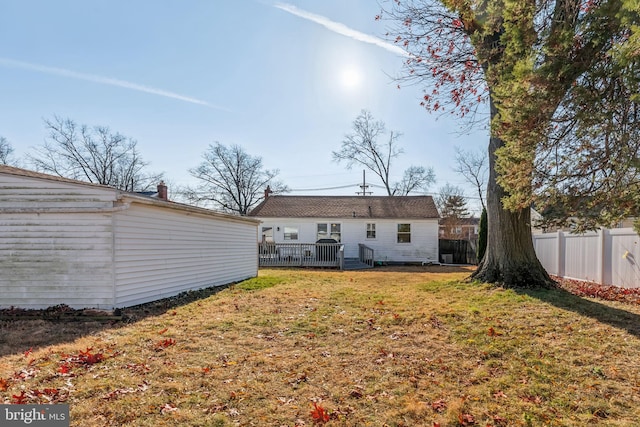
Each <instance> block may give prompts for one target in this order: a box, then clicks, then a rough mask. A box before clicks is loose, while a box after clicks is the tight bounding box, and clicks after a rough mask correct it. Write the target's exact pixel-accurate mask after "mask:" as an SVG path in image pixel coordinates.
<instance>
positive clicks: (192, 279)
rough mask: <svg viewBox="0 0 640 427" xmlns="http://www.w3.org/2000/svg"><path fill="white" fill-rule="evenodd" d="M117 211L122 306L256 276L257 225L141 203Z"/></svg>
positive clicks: (118, 282) (118, 301) (117, 270)
mask: <svg viewBox="0 0 640 427" xmlns="http://www.w3.org/2000/svg"><path fill="white" fill-rule="evenodd" d="M115 215H116V220H115V223H116V233H115V236H116V237H115V283H116V302H115V304H116V306H118V307H123V306H130V305H135V304H140V303H144V302H148V301H153V300H157V299H160V298H164V297H167V296H172V295H176V294H178V293H180V292H183V291H186V290H192V289H199V288H204V287H209V286H217V285H224V284H227V283H231V282H234V281H239V280H243V279H247V278H249V277H255V276H256V275H257V272H258V255H257V245H256V239H257V230H256V228H257V224H254V223H248V222H242V221H235V220H229V219H224V218H221V219H216V218H212V217H209V216H205V215H199V214H193V213H186V212H180V211H170V210H168V209H161V208H159V207H155V206H147V205H138V204H132V205H131V207H130V208H129V209H127V210H124V211H121V212H117V213H116V214H115Z"/></svg>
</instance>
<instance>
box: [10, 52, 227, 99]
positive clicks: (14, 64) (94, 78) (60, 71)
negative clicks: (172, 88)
mask: <svg viewBox="0 0 640 427" xmlns="http://www.w3.org/2000/svg"><path fill="white" fill-rule="evenodd" d="M0 66H5V67H11V68H22V69H24V70H31V71H37V72H39V73H45V74H53V75H56V76H62V77H69V78H72V79H78V80H86V81H89V82H93V83H100V84H104V85H111V86H117V87H121V88H124V89H131V90H137V91H138V92H145V93H150V94H152V95H159V96H164V97H166V98H173V99H177V100H179V101H184V102H190V103H192V104H198V105H204V106H206V107H211V108H217V109H220V110H226V109H225V108H222V107H217V106H215V105H211V104H209V103H208V102H206V101H203V100H201V99H197V98H192V97H189V96H184V95H180V94H177V93H174V92H169V91H166V90H163V89H158V88H154V87H149V86H144V85H140V84H137V83H132V82H128V81H126V80H120V79H114V78H111V77H105V76H99V75H96V74H85V73H79V72H77V71H73V70H68V69H65V68H57V67H48V66H46V65H39V64H32V63H30V62H24V61H17V60H15V59H9V58H2V57H0ZM227 111H228V110H227Z"/></svg>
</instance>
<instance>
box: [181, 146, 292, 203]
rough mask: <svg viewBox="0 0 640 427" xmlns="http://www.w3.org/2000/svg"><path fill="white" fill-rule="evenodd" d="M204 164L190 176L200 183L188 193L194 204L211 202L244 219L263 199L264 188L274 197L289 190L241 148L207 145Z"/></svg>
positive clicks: (260, 162)
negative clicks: (269, 190) (268, 188)
mask: <svg viewBox="0 0 640 427" xmlns="http://www.w3.org/2000/svg"><path fill="white" fill-rule="evenodd" d="M202 157H203V158H204V161H203V162H202V163H201V164H200V165H199V166H198V167H196V168H193V169H190V170H189V173H191V175H192V176H194V177H195V178H197V179H198V180H200V185H198V187H197V188H196V189H193V190H191V191H190V193H191V194H190V199H191V200H192V201H193V202H202V201H205V202H213V204H214V205H216V206H217V207H219V208H221V209H222V210H224V211H227V212H233V213H237V214H240V215H246V214H247V213H249V211H250V210H251V208H253V207H255V206H256V205H257V204H258V203H260V201H262V200H263V199H264V192H265V189H266V188H267V186H269V187H270V189H271V190H272V192H274V193H283V192H286V191H288V188H287V187H286V186H285V185H284V184H282V183H281V182H279V181H277V180H276V179H275V178H276V176H277V175H278V173H279V171H278V170H267V169H263V166H262V158H260V157H253V156H251V155H249V154H247V153H246V152H245V151H244V150H243V149H242V148H241V147H240V146H238V145H232V146H230V147H226V146H224V145H222V144H220V143H219V142H216V143H215V144H214V145H210V146H209V149H208V151H206V152H205V153H204V154H203V156H202Z"/></svg>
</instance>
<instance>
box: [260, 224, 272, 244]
mask: <svg viewBox="0 0 640 427" xmlns="http://www.w3.org/2000/svg"><path fill="white" fill-rule="evenodd" d="M262 241H263V242H273V227H262Z"/></svg>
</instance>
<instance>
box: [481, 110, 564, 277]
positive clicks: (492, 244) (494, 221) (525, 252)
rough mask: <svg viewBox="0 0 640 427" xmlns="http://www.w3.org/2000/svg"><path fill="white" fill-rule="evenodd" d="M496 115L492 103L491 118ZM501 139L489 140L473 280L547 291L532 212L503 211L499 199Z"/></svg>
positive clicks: (502, 195) (502, 192)
mask: <svg viewBox="0 0 640 427" xmlns="http://www.w3.org/2000/svg"><path fill="white" fill-rule="evenodd" d="M496 113H497V110H496V107H495V106H494V104H493V102H491V118H493V117H494V116H495V115H496ZM503 145H504V142H503V141H502V139H500V138H498V137H495V136H492V137H491V138H490V140H489V182H488V184H487V225H488V227H487V228H488V236H487V237H488V238H487V241H488V242H487V250H486V252H485V255H484V257H483V259H482V260H481V262H480V265H479V266H478V269H477V270H476V271H475V272H474V273H473V274H472V275H471V277H472V278H473V279H477V280H481V281H483V282H487V283H496V284H500V285H502V286H505V287H508V288H549V287H551V286H552V285H553V283H554V282H553V281H552V280H551V278H550V277H549V275H548V274H547V272H546V271H545V269H544V268H543V267H542V264H541V263H540V261H539V260H538V257H537V256H536V253H535V250H534V248H533V239H532V237H531V211H530V209H522V210H519V211H516V212H512V211H509V210H505V209H504V208H503V207H502V201H501V199H502V198H503V197H504V196H505V191H504V190H503V189H502V187H501V186H500V185H499V184H498V183H497V180H496V178H497V176H496V172H495V170H496V168H495V161H496V154H495V152H496V150H497V149H498V148H500V147H502V146H503Z"/></svg>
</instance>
